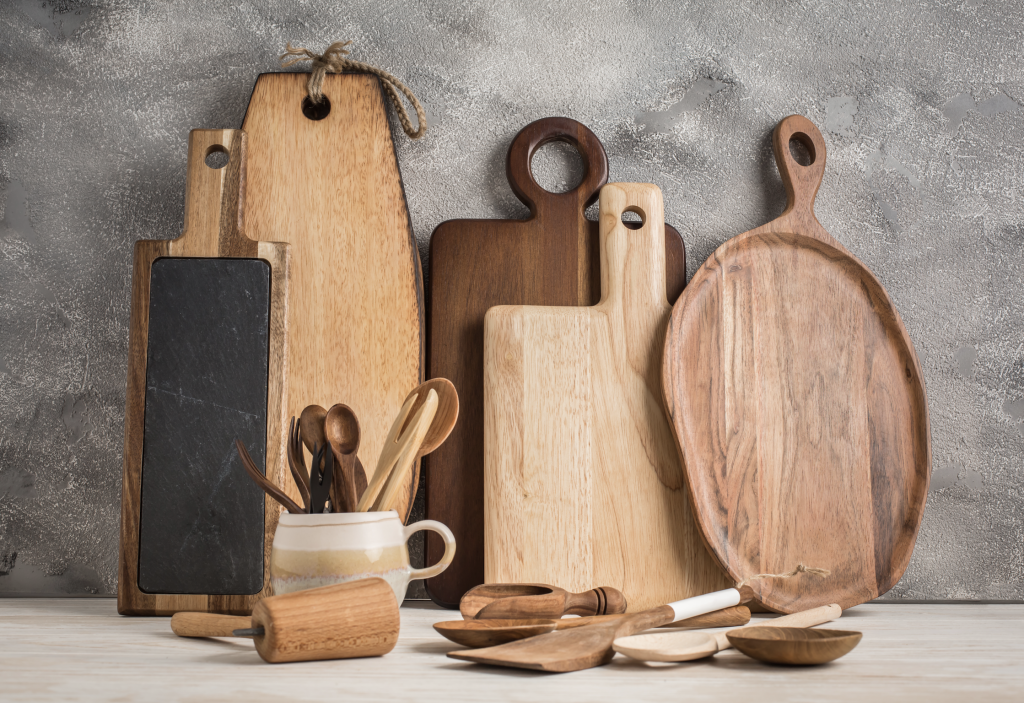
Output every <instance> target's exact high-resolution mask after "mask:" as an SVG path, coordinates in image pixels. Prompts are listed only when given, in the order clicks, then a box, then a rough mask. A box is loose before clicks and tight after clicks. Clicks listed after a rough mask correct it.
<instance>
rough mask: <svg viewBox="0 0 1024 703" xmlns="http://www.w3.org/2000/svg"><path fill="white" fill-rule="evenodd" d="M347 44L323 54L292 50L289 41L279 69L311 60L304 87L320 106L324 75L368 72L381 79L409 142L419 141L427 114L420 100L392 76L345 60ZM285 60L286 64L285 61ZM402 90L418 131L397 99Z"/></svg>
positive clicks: (425, 125)
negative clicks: (414, 111) (409, 105)
mask: <svg viewBox="0 0 1024 703" xmlns="http://www.w3.org/2000/svg"><path fill="white" fill-rule="evenodd" d="M351 43H352V42H351V40H350V41H336V42H334V43H333V44H331V45H330V46H329V47H327V51H325V52H324V53H322V54H316V53H314V52H312V51H310V50H309V49H304V48H302V47H294V46H292V44H291V42H288V44H287V47H286V50H285V52H284V53H283V54H281V66H282V67H284V68H288V67H289V66H294V65H295V64H297V63H301V62H303V61H312V62H313V66H312V70H311V71H310V74H309V82H308V83H307V84H306V87H307V90H308V91H309V99H310V100H312V101H313V103H314V104H319V103H320V101H321V100H323V97H324V94H323V85H324V76H325V75H327V74H328V73H341V72H342V71H358V72H360V73H371V74H373V75H375V76H377V77H378V78H380V80H381V84H382V85H383V86H384V89H385V90H386V91H387V92H388V97H390V98H391V102H392V103H393V104H394V106H395V111H396V112H397V113H398V121H399V122H401V123H402V129H403V130H405V133H406V134H408V135H409V138H410V139H419V138H420V137H422V136H423V135H424V134H425V133H426V131H427V114H426V113H425V112H424V111H423V106H422V105H420V101H419V100H417V99H416V96H415V95H413V94H412V91H411V90H409V89H408V88H407V87H406V86H405V84H404V83H402V81H400V80H398V79H397V78H395V77H394V76H392V75H391V74H390V73H388V72H387V71H385V70H383V69H380V68H377V67H376V66H371V65H369V64H366V63H363V62H362V61H355V60H354V59H349V58H345V57H346V55H347V54H348V49H346V48H345V47H346V46H348V45H349V44H351ZM285 59H287V61H286V60H285ZM399 90H400V91H402V93H403V94H404V95H405V97H406V98H408V99H409V102H410V103H412V106H413V107H414V108H415V109H416V120H417V122H418V124H419V127H418V128H417V129H413V128H412V122H411V121H410V120H409V113H408V112H407V111H406V109H405V105H403V104H402V99H401V98H400V97H399V96H398V91H399Z"/></svg>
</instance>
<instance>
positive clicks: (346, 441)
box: [324, 403, 360, 513]
mask: <svg viewBox="0 0 1024 703" xmlns="http://www.w3.org/2000/svg"><path fill="white" fill-rule="evenodd" d="M324 434H325V435H326V437H327V441H328V442H330V444H331V450H332V451H333V452H334V459H335V467H334V485H333V486H332V492H331V506H332V509H333V511H334V512H346V513H352V512H355V509H356V504H357V503H358V502H359V493H358V488H357V486H356V451H357V450H358V449H359V437H360V433H359V419H358V418H356V414H355V413H354V412H352V408H350V407H349V406H347V405H344V404H343V403H338V404H337V405H334V406H332V407H331V409H330V410H328V411H327V416H326V418H325V419H324Z"/></svg>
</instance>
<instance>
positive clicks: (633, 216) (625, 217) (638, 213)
mask: <svg viewBox="0 0 1024 703" xmlns="http://www.w3.org/2000/svg"><path fill="white" fill-rule="evenodd" d="M645 222H647V215H645V214H644V211H643V210H641V209H640V208H638V207H636V206H635V205H631V206H629V207H628V208H626V209H625V210H623V212H622V224H624V225H625V226H626V228H627V229H640V228H641V227H643V226H644V223H645Z"/></svg>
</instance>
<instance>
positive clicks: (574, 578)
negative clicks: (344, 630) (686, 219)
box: [484, 184, 727, 612]
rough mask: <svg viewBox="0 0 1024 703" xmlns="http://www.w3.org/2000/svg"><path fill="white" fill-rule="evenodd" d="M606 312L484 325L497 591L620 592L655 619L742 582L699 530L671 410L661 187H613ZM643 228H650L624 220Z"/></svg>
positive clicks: (604, 259) (490, 569)
mask: <svg viewBox="0 0 1024 703" xmlns="http://www.w3.org/2000/svg"><path fill="white" fill-rule="evenodd" d="M600 210H601V214H600V221H599V222H600V228H601V250H600V253H601V291H602V296H601V302H600V303H599V304H598V305H597V306H595V307H589V308H587V307H583V308H581V307H526V306H501V307H494V308H491V309H490V310H489V311H488V312H487V316H486V319H485V322H484V404H485V410H484V450H485V455H484V456H485V458H484V496H485V500H484V503H485V529H484V535H485V560H484V564H485V567H484V576H485V579H486V580H487V582H489V583H493V582H506V583H524V582H525V583H529V582H542V583H545V582H546V583H554V584H558V585H559V586H561V587H563V588H566V589H569V590H572V591H585V590H587V589H591V588H594V587H596V586H599V585H606V586H613V587H615V588H618V589H619V590H620V591H622V593H623V594H625V596H626V602H627V603H628V606H629V610H630V611H631V612H635V611H638V610H645V609H647V608H650V607H652V606H655V605H658V604H659V603H667V602H669V601H675V600H679V599H682V598H687V597H690V596H693V595H698V594H702V593H707V592H709V591H714V590H717V589H720V588H722V587H724V586H726V585H727V583H726V580H725V575H724V574H723V573H722V571H721V570H720V569H719V568H718V567H717V566H716V565H715V563H714V562H713V561H712V559H711V557H710V555H709V554H708V553H707V550H706V549H705V548H704V546H703V544H702V543H701V540H700V534H699V533H698V532H697V529H696V526H695V525H694V522H693V517H692V514H691V510H690V506H689V503H688V500H687V496H686V491H685V488H684V483H685V482H684V479H683V472H682V467H681V466H680V463H679V456H678V454H677V451H676V448H675V446H674V443H673V439H672V431H671V429H670V428H669V424H668V419H667V417H666V416H665V412H664V409H663V408H662V405H661V395H662V391H661V379H660V371H661V346H662V340H663V338H664V334H665V328H666V326H667V324H668V317H669V313H670V310H671V308H670V307H669V304H668V300H667V299H666V296H665V234H664V226H663V225H662V223H663V222H664V212H663V206H662V199H661V191H660V190H659V189H658V188H657V186H653V185H641V184H610V185H606V186H605V187H604V188H602V189H601V199H600ZM627 211H629V212H634V213H637V214H639V215H640V216H641V218H643V222H644V224H643V226H642V227H641V228H640V229H638V230H635V231H634V230H630V229H627V228H626V227H625V226H624V225H623V223H622V215H623V213H625V212H627Z"/></svg>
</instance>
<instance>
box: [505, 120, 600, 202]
mask: <svg viewBox="0 0 1024 703" xmlns="http://www.w3.org/2000/svg"><path fill="white" fill-rule="evenodd" d="M552 141H563V142H567V143H569V144H572V145H573V146H574V147H576V151H578V152H579V153H580V157H581V158H582V159H583V180H582V181H580V184H579V185H578V186H576V187H575V188H574V189H573V190H571V191H568V192H566V193H552V192H550V191H547V190H544V189H543V188H541V187H540V185H539V184H538V183H537V181H535V180H534V178H533V171H532V169H531V163H532V161H533V155H534V154H535V153H536V152H537V149H539V148H540V147H542V146H544V145H545V144H547V143H548V142H552ZM505 175H506V176H507V177H508V184H509V186H511V188H512V192H513V193H515V194H516V197H517V198H519V199H520V200H521V201H522V202H523V204H524V205H526V207H528V208H530V214H532V215H538V214H540V215H541V216H543V210H544V208H545V207H551V206H555V207H558V206H559V205H564V206H565V207H571V208H578V209H582V208H586V207H587V206H588V205H590V204H591V203H593V202H594V199H595V198H596V197H597V193H598V191H599V190H600V189H601V186H603V185H604V184H605V183H606V182H607V181H608V155H607V154H606V153H605V151H604V147H603V146H602V145H601V142H600V140H598V138H597V136H595V135H594V133H593V132H591V131H590V130H589V129H588V128H587V127H586V126H585V125H583V124H581V123H579V122H577V121H576V120H571V119H569V118H568V117H545V118H544V119H541V120H537V121H536V122H531V123H530V124H528V125H526V126H525V127H523V128H522V129H521V130H519V134H517V135H516V136H515V137H514V138H513V139H512V143H511V144H510V145H509V147H508V155H507V157H506V158H505Z"/></svg>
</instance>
